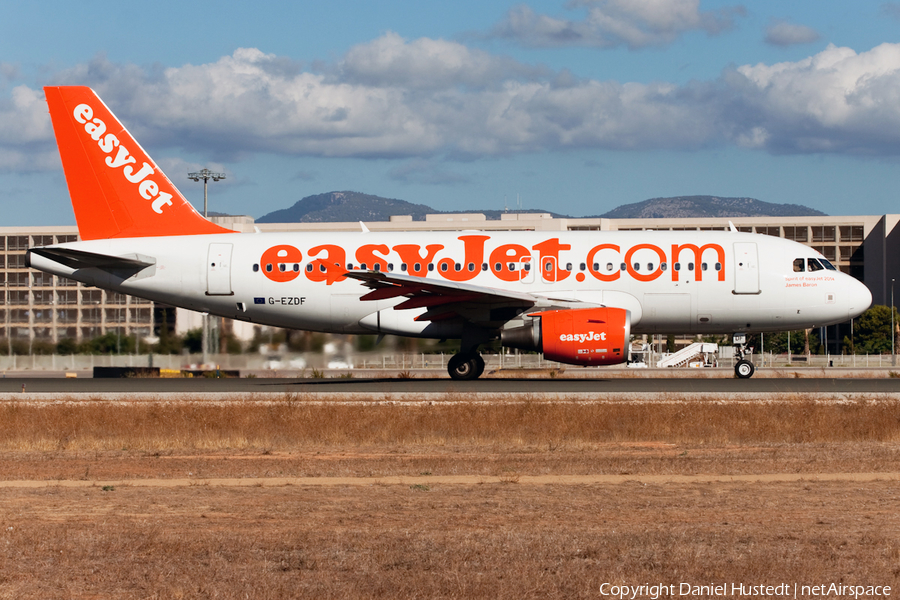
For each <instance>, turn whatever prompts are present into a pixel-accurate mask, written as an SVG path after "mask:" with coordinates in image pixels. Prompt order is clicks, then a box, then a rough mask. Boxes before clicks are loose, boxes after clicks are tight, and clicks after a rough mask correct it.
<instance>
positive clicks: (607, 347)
mask: <svg viewBox="0 0 900 600" xmlns="http://www.w3.org/2000/svg"><path fill="white" fill-rule="evenodd" d="M529 316H531V317H534V320H533V321H532V322H531V323H530V324H529V325H525V326H524V327H513V328H510V329H505V330H503V331H502V332H501V334H500V340H501V343H502V344H503V345H504V346H508V347H510V348H520V349H522V350H537V351H538V352H543V353H544V358H546V359H548V360H554V361H556V362H561V363H566V364H570V365H591V366H597V365H616V364H619V363H623V362H625V361H627V360H628V350H629V347H630V340H631V313H630V312H629V311H627V310H625V309H622V308H609V307H601V308H576V309H565V310H548V311H545V312H540V313H532V314H531V315H529Z"/></svg>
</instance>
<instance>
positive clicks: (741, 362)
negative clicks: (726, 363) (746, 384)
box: [734, 333, 756, 379]
mask: <svg viewBox="0 0 900 600" xmlns="http://www.w3.org/2000/svg"><path fill="white" fill-rule="evenodd" d="M752 351H753V349H752V348H751V349H750V350H747V335H746V334H743V333H736V334H734V355H735V357H737V359H738V361H737V362H736V363H735V364H734V376H735V377H737V378H738V379H749V378H751V377H753V374H754V373H755V372H756V367H754V366H753V363H752V362H750V361H749V360H747V359H745V358H744V355H746V354H750V352H752Z"/></svg>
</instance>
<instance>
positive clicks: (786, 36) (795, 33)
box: [766, 19, 819, 47]
mask: <svg viewBox="0 0 900 600" xmlns="http://www.w3.org/2000/svg"><path fill="white" fill-rule="evenodd" d="M818 39H819V32H818V31H816V30H815V29H813V28H812V27H807V26H806V25H796V24H794V23H788V22H787V21H782V20H780V19H775V20H773V21H772V22H771V23H769V26H768V27H767V28H766V43H767V44H771V45H773V46H782V47H785V46H793V45H795V44H809V43H811V42H815V41H817V40H818Z"/></svg>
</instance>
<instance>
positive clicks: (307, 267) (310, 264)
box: [306, 263, 313, 273]
mask: <svg viewBox="0 0 900 600" xmlns="http://www.w3.org/2000/svg"><path fill="white" fill-rule="evenodd" d="M312 270H313V266H312V263H309V264H307V265H306V272H307V273H312Z"/></svg>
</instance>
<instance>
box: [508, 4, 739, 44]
mask: <svg viewBox="0 0 900 600" xmlns="http://www.w3.org/2000/svg"><path fill="white" fill-rule="evenodd" d="M567 6H568V7H570V8H581V7H584V8H587V15H586V16H585V17H584V18H583V19H582V20H571V19H561V18H556V17H551V16H548V15H541V14H537V13H535V12H534V11H533V10H532V9H531V8H530V7H529V6H527V5H524V4H523V5H520V6H517V7H515V8H513V9H511V10H510V11H509V12H508V13H507V15H506V18H505V19H504V20H503V21H501V22H500V23H499V24H497V25H496V26H495V27H494V29H493V30H492V32H491V33H490V36H491V37H500V38H507V39H512V40H515V41H517V42H518V43H520V44H522V45H524V46H529V47H553V46H591V47H596V48H614V47H618V46H627V47H629V48H644V47H647V46H665V45H668V44H670V43H672V42H674V41H675V40H677V39H678V38H679V37H680V36H681V35H683V34H685V33H687V32H690V31H704V32H706V33H707V34H709V35H715V34H718V33H721V32H723V31H726V30H728V29H731V28H732V27H734V18H735V16H738V15H743V14H744V13H745V10H744V8H743V7H742V6H734V7H730V8H723V9H720V10H716V11H701V10H700V0H573V1H572V2H570V3H569V4H568V5H567Z"/></svg>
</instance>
